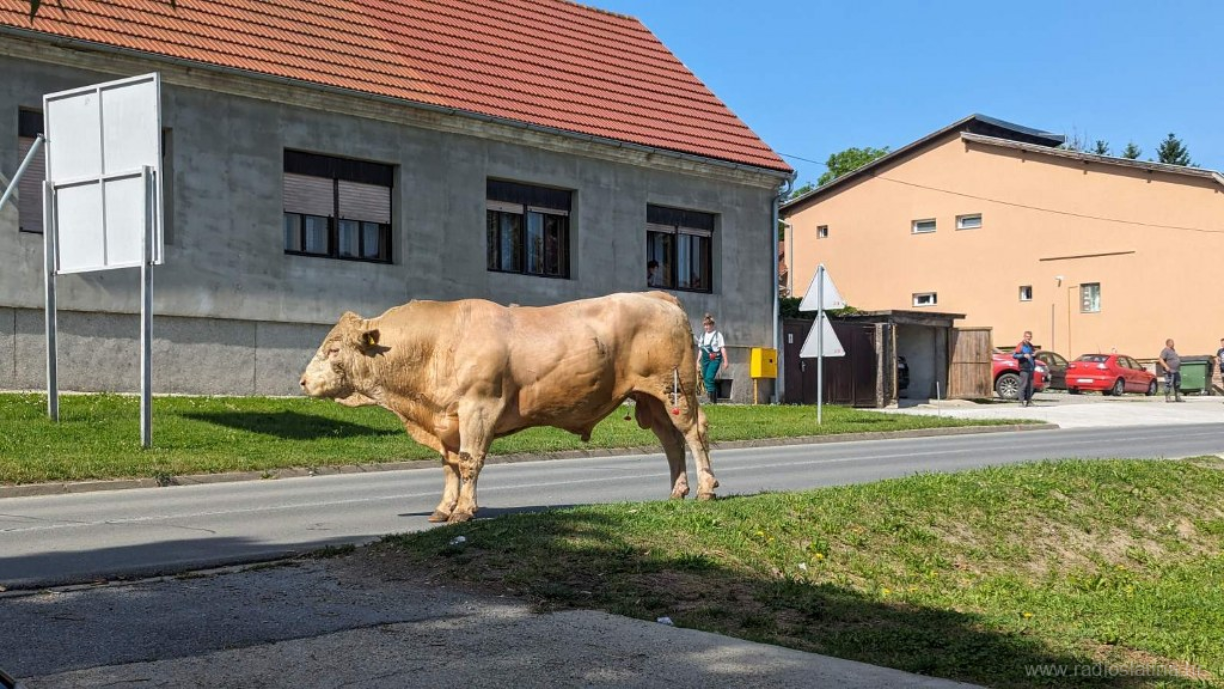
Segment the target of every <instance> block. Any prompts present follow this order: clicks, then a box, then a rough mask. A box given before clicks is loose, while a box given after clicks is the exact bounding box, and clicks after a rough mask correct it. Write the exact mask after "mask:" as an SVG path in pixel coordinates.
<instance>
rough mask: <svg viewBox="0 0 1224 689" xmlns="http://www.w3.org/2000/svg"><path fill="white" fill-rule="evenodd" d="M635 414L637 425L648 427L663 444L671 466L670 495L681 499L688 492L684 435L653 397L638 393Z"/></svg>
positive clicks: (664, 408) (665, 409) (663, 407)
mask: <svg viewBox="0 0 1224 689" xmlns="http://www.w3.org/2000/svg"><path fill="white" fill-rule="evenodd" d="M634 400H635V401H636V402H637V405H636V407H635V409H636V411H635V414H636V416H637V422H638V425H639V426H641V427H642V428H649V429H650V430H651V431H653V432H654V434H655V435H656V436H658V438H659V442H660V443H662V444H663V452H665V453H666V454H667V465H668V466H669V467H670V468H671V497H672V499H675V500H683V499H684V496H686V495H688V493H689V485H688V468H687V467H686V466H685V463H684V436H683V435H681V434H680V431H678V430H677V429H676V427H675V426H674V425H673V424H672V422H671V421H670V420H668V418H667V407H665V406H664V405H663V403H662V402H660V401H659V400H658V399H656V398H654V397H647V396H646V395H639V396H636V397H635V398H634Z"/></svg>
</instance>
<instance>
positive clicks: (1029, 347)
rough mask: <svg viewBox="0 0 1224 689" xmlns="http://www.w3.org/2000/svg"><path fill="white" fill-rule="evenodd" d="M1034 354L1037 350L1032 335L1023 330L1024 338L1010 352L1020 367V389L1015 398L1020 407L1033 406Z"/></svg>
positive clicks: (1035, 365)
mask: <svg viewBox="0 0 1224 689" xmlns="http://www.w3.org/2000/svg"><path fill="white" fill-rule="evenodd" d="M1036 353H1037V348H1036V347H1034V346H1033V333H1032V332H1030V331H1028V330H1025V331H1024V338H1023V339H1022V340H1020V344H1018V345H1016V349H1015V351H1013V352H1012V358H1013V359H1015V360H1016V362H1017V364H1018V365H1019V366H1020V389H1018V390H1016V398H1017V399H1019V400H1020V406H1022V407H1031V406H1033V369H1035V368H1036V367H1037V364H1036V359H1035V358H1034V356H1033V355H1034V354H1036Z"/></svg>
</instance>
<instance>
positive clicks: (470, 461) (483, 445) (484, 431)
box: [447, 399, 501, 524]
mask: <svg viewBox="0 0 1224 689" xmlns="http://www.w3.org/2000/svg"><path fill="white" fill-rule="evenodd" d="M500 411H501V402H500V400H496V399H493V400H487V401H480V402H472V403H469V404H466V405H465V404H460V407H459V479H460V483H459V501H458V503H457V504H456V505H455V510H454V511H453V512H451V516H450V518H449V519H447V522H448V523H451V524H456V523H458V522H466V521H468V520H469V519H472V518H473V517H475V516H476V511H477V510H478V509H480V507H479V505H477V503H476V484H477V482H478V481H479V480H480V470H481V469H483V468H484V462H485V456H486V455H487V454H488V452H489V446H490V445H492V444H493V429H494V428H496V426H497V419H498V416H499V414H500Z"/></svg>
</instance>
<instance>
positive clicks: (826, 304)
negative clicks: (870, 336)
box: [799, 263, 846, 424]
mask: <svg viewBox="0 0 1224 689" xmlns="http://www.w3.org/2000/svg"><path fill="white" fill-rule="evenodd" d="M845 307H846V301H845V300H844V299H842V296H841V293H840V292H838V291H837V287H835V286H834V285H833V280H832V278H830V277H829V273H828V271H827V270H825V267H824V264H823V263H821V264H820V266H819V267H818V268H817V269H816V275H814V276H813V277H812V284H810V285H808V290H807V293H805V294H804V295H803V301H801V302H799V310H800V311H815V312H816V322H815V323H814V324H812V329H811V330H810V331H809V332H808V336H807V339H806V340H804V341H803V348H802V349H800V350H799V357H800V358H802V359H811V358H813V357H814V358H815V359H816V423H817V424H824V413H823V407H824V358H825V357H826V356H834V357H837V356H845V355H846V350H845V349H844V348H843V347H842V344H841V341H840V340H838V339H837V333H835V332H834V331H833V324H832V323H830V322H829V320H828V317H827V316H825V313H824V312H825V310H826V309H842V308H845ZM813 335H815V336H816V339H815V341H814V342H813V340H812V336H813ZM813 345H814V346H813Z"/></svg>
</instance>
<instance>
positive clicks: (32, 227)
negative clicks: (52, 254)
mask: <svg viewBox="0 0 1224 689" xmlns="http://www.w3.org/2000/svg"><path fill="white" fill-rule="evenodd" d="M34 141H35V139H27V138H25V137H22V138H19V139H18V140H17V144H18V145H17V149H18V154H19V156H20V157H19V160H25V157H26V155H27V154H29V152H30V147H31V146H33V145H34ZM45 153H46V148H45V147H44V148H43V149H42V151H40V152H39V153H38V155H36V156H34V160H31V161H30V166H29V167H27V168H26V171H25V174H23V175H22V176H21V180H20V181H18V183H17V224H18V225H19V226H20V227H21V229H22V230H24V231H26V232H42V231H43V197H42V195H43V189H42V187H43V181H44V180H45V179H47V158H46V156H45V155H44V154H45Z"/></svg>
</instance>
